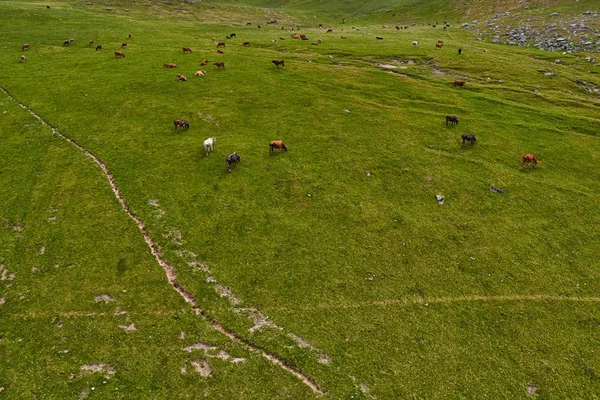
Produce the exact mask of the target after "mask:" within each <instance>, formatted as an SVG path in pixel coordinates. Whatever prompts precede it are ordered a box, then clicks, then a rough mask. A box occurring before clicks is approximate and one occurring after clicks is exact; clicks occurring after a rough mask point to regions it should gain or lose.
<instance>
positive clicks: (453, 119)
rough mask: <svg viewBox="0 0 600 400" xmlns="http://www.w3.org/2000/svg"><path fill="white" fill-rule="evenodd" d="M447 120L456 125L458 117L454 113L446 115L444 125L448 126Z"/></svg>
mask: <svg viewBox="0 0 600 400" xmlns="http://www.w3.org/2000/svg"><path fill="white" fill-rule="evenodd" d="M448 122H450V124H451V125H458V117H457V116H456V115H446V126H448Z"/></svg>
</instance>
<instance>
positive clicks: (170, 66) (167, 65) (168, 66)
mask: <svg viewBox="0 0 600 400" xmlns="http://www.w3.org/2000/svg"><path fill="white" fill-rule="evenodd" d="M163 67H165V68H177V64H173V63H167V64H163Z"/></svg>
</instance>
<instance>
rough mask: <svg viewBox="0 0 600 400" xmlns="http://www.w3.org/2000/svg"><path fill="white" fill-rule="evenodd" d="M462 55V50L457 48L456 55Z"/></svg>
mask: <svg viewBox="0 0 600 400" xmlns="http://www.w3.org/2000/svg"><path fill="white" fill-rule="evenodd" d="M461 54H462V49H461V48H460V47H459V48H458V55H459V56H460V55H461Z"/></svg>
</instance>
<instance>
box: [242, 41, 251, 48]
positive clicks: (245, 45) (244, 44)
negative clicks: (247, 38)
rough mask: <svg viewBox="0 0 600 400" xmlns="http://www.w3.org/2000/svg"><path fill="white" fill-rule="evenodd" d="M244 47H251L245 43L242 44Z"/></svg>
mask: <svg viewBox="0 0 600 400" xmlns="http://www.w3.org/2000/svg"><path fill="white" fill-rule="evenodd" d="M242 46H244V47H248V46H250V42H244V43H243V44H242Z"/></svg>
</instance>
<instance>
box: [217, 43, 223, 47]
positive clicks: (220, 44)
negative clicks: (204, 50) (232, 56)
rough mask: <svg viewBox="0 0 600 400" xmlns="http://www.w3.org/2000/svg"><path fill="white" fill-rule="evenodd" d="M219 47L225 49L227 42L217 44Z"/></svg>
mask: <svg viewBox="0 0 600 400" xmlns="http://www.w3.org/2000/svg"><path fill="white" fill-rule="evenodd" d="M217 47H225V42H219V43H217Z"/></svg>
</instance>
